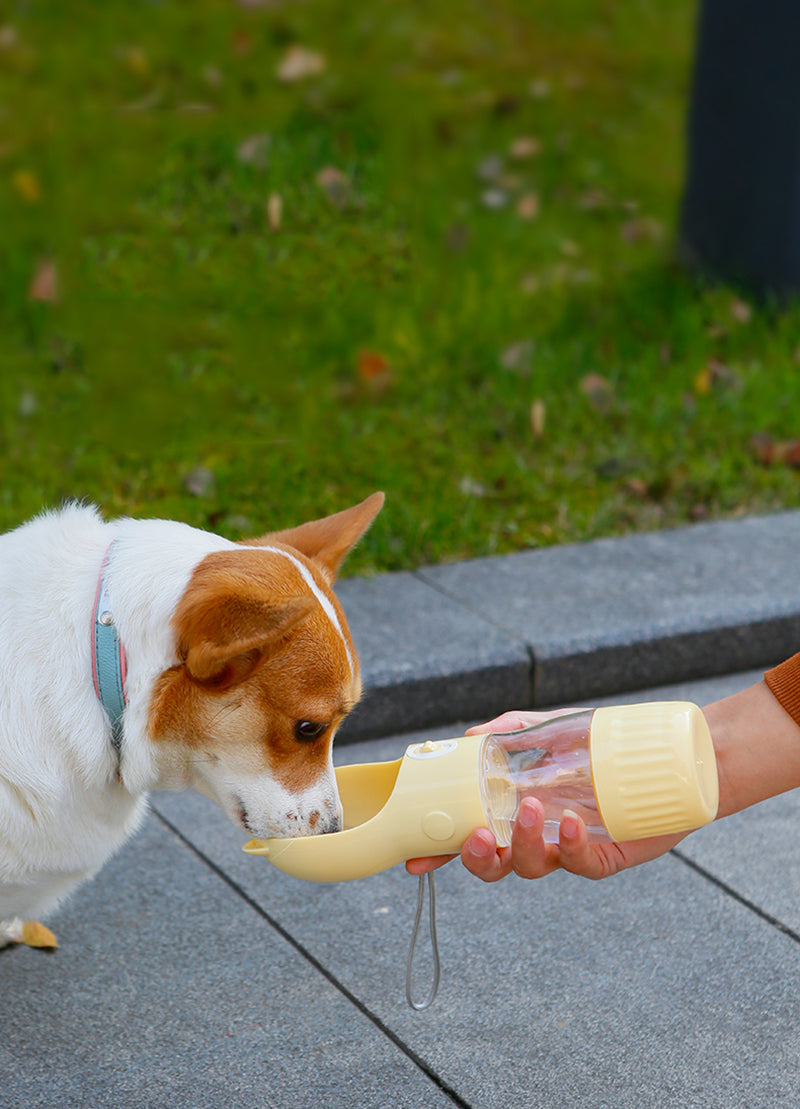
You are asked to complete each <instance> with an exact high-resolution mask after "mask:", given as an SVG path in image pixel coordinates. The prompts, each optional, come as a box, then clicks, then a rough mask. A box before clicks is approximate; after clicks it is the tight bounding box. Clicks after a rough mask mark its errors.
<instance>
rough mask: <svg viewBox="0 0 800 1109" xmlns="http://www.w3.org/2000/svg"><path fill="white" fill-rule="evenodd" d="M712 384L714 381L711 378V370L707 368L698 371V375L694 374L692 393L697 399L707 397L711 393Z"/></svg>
mask: <svg viewBox="0 0 800 1109" xmlns="http://www.w3.org/2000/svg"><path fill="white" fill-rule="evenodd" d="M713 384H714V379H713V377H712V374H711V370H710V369H709V368H708V367H706V368H705V369H703V370H700V372H699V373H697V374H695V378H694V391H695V393H697V395H698V397H707V396H708V394H709V393H710V392H711V387H712V385H713Z"/></svg>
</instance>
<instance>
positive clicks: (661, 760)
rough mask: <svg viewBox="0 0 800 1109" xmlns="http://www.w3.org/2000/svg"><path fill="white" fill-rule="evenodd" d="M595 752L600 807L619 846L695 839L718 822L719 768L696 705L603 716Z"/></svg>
mask: <svg viewBox="0 0 800 1109" xmlns="http://www.w3.org/2000/svg"><path fill="white" fill-rule="evenodd" d="M589 748H590V759H591V767H592V780H593V784H594V790H595V795H596V797H597V804H598V807H599V809H600V815H601V817H602V820H603V824H604V825H605V826H606V828H607V830H608V832H609V834H610V835H611V837H612V839H615V840H617V841H618V842H624V841H625V840H630V839H645V838H647V837H648V836H660V835H667V834H668V833H671V832H683V831H688V830H689V829H691V828H699V827H701V826H702V825H703V824H708V823H709V821H711V820H713V819H714V817H715V816H716V815H717V806H718V804H719V783H718V780H717V760H716V756H715V754H714V746H713V743H712V742H711V734H710V732H709V730H708V725H707V724H706V720H705V717H704V716H703V714H702V712H701V711H700V709H699V708H698V707H697V705H693V704H691V703H690V702H688V701H656V702H652V703H650V704H643V705H615V706H613V707H611V708H601V709H597V711H596V712H595V714H594V716H593V717H592V728H591V736H590V739H589Z"/></svg>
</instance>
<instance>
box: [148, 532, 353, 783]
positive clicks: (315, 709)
mask: <svg viewBox="0 0 800 1109" xmlns="http://www.w3.org/2000/svg"><path fill="white" fill-rule="evenodd" d="M290 553H291V554H292V555H293V556H294V557H295V558H300V559H301V560H302V561H303V562H304V564H305V565H306V566H307V568H308V570H309V572H310V573H311V574H312V575H313V577H314V581H315V582H316V584H317V585H318V587H319V588H320V590H322V591H323V593H324V594H325V595H326V596H327V597H328V598H329V600H330V602H331V604H332V605H334V607H335V610H336V612H337V615H338V617H339V621H340V624H341V627H342V631H343V633H344V635H345V636H346V637H347V641H348V645H349V647H350V650H351V654H352V657H353V659H354V660H355V651H354V649H353V646H352V640H351V638H350V632H349V629H348V627H347V623H346V620H345V618H344V614H343V613H342V611H341V608H340V606H339V603H338V601H337V600H336V598H335V596H334V594H333V593H332V592H331V590H330V589H329V587H328V585H327V582H326V581H325V580H324V578H323V575H322V573H321V572H320V571H319V570H318V569H317V567H316V566H315V564H314V563H313V562H312V561H310V560H307V559H304V558H303V556H302V555H299V554H298V552H297V551H295V550H291V551H290ZM173 626H174V629H175V638H176V646H177V653H178V657H179V660H180V661H179V663H178V664H177V665H176V666H173V667H171V668H170V669H169V670H167V671H165V672H164V673H163V674H162V675H161V676H160V678H159V679H158V681H157V683H156V687H155V690H154V694H153V699H152V703H151V711H150V720H149V732H150V736H151V738H152V739H153V741H154V742H170V743H173V744H179V745H181V746H182V747H184V748H186V749H187V751H190V752H191V753H192V755H193V757H202V758H208V759H214V758H220V759H223V760H224V761H225V763H226V765H227V766H228V767H229V768H230V769H231V770H232V771H234V772H235V771H237V770H238V771H240V772H245V773H259V772H263V771H266V770H270V771H271V772H272V773H273V775H274V777H275V778H276V780H278V781H279V782H280V783H281V784H282V785H284V787H285V788H287V789H289V790H290V791H292V792H295V791H300V790H303V789H305V788H307V787H308V786H310V785H312V784H313V783H314V781H315V780H316V779H317V778H318V776H319V774H320V773H322V772H323V771H324V769H325V768H326V766H327V763H328V755H329V748H330V744H331V741H332V739H333V735H334V733H335V731H336V728H337V727H338V725H339V723H340V722H341V720H342V718H343V717H344V715H345V714H346V713H347V712H348V711H349V710H350V709H351V708H352V707H353V706H354V705H355V703H356V702H357V701H358V698H359V696H360V692H361V689H360V681H359V678H358V673H357V671H356V673H355V674H354V675H352V676H351V674H350V669H349V665H348V662H347V655H346V652H345V649H344V644H343V643H342V640H341V638H340V637H339V635H338V633H337V631H336V630H335V628H334V627H333V626H332V624H331V621H330V620H329V618H328V617H327V615H326V614H325V612H324V611H323V609H322V607H321V605H320V604H319V602H318V601H317V599H316V598H315V597H313V596H312V595H311V594H310V593H309V592H308V589H307V586H306V584H305V582H304V581H303V579H302V577H301V575H300V573H299V571H298V570H297V568H296V567H295V566H293V565H292V564H291V562H290V561H289V560H288V559H286V558H284V557H283V556H281V555H277V554H274V553H269V552H266V551H260V550H258V549H257V548H253V549H252V550H247V549H239V550H236V551H220V552H216V553H214V554H211V555H208V556H207V557H206V558H204V559H203V560H202V562H200V563H199V565H198V566H197V568H196V569H195V572H194V574H193V575H192V578H191V580H190V582H189V585H188V586H187V588H186V590H185V592H184V595H183V597H182V598H181V601H180V603H179V605H178V607H177V609H176V612H175V617H174V620H173ZM302 720H309V721H313V722H316V723H323V724H326V725H327V728H326V730H325V732H324V733H323V734H322V735H321V736H320V737H319V738H318V739H317V740H315V741H314V742H312V743H306V744H304V743H300V742H298V740H297V738H296V735H295V726H296V724H297V723H298V721H302Z"/></svg>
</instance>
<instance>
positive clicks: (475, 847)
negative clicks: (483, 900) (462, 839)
mask: <svg viewBox="0 0 800 1109" xmlns="http://www.w3.org/2000/svg"><path fill="white" fill-rule="evenodd" d="M461 861H462V862H463V864H464V866H465V867H466V868H467V870H468V871H469V872H470V873H471V874H474V875H475V877H476V878H480V879H481V880H482V881H484V882H497V881H499V880H500V879H501V878H505V876H506V875H507V874H510V873H511V848H510V847H498V846H497V842H496V840H495V838H494V836H493V835H492V833H491V832H490V831H489V830H488V828H477V829H476V830H475V831H474V832H473V833H472V835H471V836H470V837H469V838H468V839H467V842H466V843H465V844H464V846H463V847H462V848H461Z"/></svg>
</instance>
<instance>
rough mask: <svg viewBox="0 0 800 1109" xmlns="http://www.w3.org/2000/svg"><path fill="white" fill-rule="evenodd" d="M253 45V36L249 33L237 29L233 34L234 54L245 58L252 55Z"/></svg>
mask: <svg viewBox="0 0 800 1109" xmlns="http://www.w3.org/2000/svg"><path fill="white" fill-rule="evenodd" d="M253 45H254V43H253V36H252V35H250V34H248V33H247V31H245V30H243V29H242V28H237V30H235V31H234V32H233V34H232V36H231V46H232V47H233V52H234V54H238V55H239V56H240V57H244V55H245V54H249V53H250V51H251V50H252V49H253Z"/></svg>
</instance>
